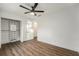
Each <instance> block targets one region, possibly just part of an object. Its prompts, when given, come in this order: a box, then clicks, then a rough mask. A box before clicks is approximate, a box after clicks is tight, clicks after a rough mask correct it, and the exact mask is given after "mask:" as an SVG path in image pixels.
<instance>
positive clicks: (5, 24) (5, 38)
mask: <svg viewBox="0 0 79 59" xmlns="http://www.w3.org/2000/svg"><path fill="white" fill-rule="evenodd" d="M9 23H10V22H9V20H8V19H4V18H1V43H2V44H3V43H8V42H9V32H10V29H9V28H10V27H9Z"/></svg>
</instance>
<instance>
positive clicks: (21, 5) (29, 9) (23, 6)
mask: <svg viewBox="0 0 79 59" xmlns="http://www.w3.org/2000/svg"><path fill="white" fill-rule="evenodd" d="M19 6H20V7H22V8H24V9H27V10H30V9H29V8H26V7H24V6H23V5H19ZM30 11H31V10H30Z"/></svg>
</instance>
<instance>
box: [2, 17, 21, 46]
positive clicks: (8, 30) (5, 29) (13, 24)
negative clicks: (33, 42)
mask: <svg viewBox="0 0 79 59" xmlns="http://www.w3.org/2000/svg"><path fill="white" fill-rule="evenodd" d="M18 40H20V21H18V20H13V19H7V18H1V44H5V43H9V42H14V41H18Z"/></svg>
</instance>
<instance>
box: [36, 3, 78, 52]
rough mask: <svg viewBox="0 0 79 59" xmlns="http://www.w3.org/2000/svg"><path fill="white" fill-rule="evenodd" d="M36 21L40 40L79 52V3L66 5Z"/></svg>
mask: <svg viewBox="0 0 79 59" xmlns="http://www.w3.org/2000/svg"><path fill="white" fill-rule="evenodd" d="M51 8H52V7H51ZM36 21H37V22H38V40H39V41H43V42H46V43H49V44H53V45H56V46H60V47H63V48H67V49H71V50H74V51H78V52H79V4H77V5H74V6H70V7H67V6H66V7H64V9H61V10H59V11H56V12H54V13H53V12H51V14H49V15H44V16H42V17H41V18H37V19H36Z"/></svg>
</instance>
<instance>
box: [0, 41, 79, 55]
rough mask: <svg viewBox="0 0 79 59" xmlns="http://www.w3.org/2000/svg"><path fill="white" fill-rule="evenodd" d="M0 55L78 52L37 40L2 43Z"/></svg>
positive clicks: (67, 53)
mask: <svg viewBox="0 0 79 59" xmlns="http://www.w3.org/2000/svg"><path fill="white" fill-rule="evenodd" d="M0 56H79V53H78V52H75V51H71V50H67V49H64V48H60V47H57V46H53V45H49V44H46V43H43V42H39V41H34V40H30V41H26V42H23V43H21V42H14V43H9V44H4V45H2V48H1V49H0Z"/></svg>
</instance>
